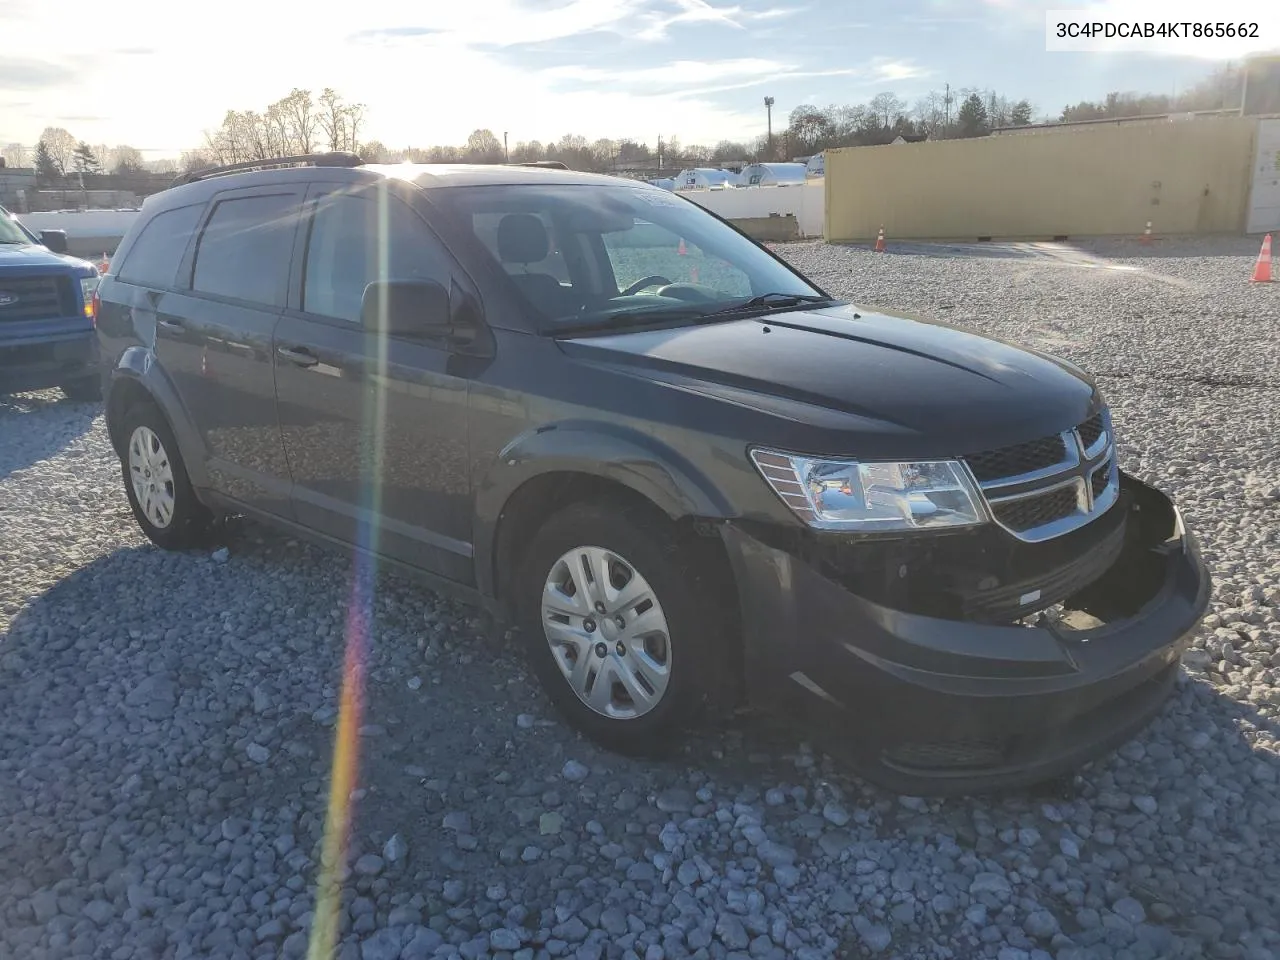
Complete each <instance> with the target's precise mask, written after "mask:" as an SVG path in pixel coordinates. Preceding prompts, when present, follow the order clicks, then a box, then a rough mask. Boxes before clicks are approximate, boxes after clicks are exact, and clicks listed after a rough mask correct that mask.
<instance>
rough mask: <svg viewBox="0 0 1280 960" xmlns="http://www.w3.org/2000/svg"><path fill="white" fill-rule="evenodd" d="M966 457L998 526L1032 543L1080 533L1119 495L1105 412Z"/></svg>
mask: <svg viewBox="0 0 1280 960" xmlns="http://www.w3.org/2000/svg"><path fill="white" fill-rule="evenodd" d="M964 459H965V462H966V463H967V464H968V466H969V470H970V472H972V474H973V476H974V479H975V480H977V481H978V486H979V488H980V489H981V490H982V495H983V497H984V498H985V499H986V501H987V505H988V507H990V509H991V515H992V516H993V517H994V518H995V521H996V523H998V524H1000V526H1002V527H1004V529H1005V530H1007V531H1009V533H1011V534H1013V535H1014V536H1015V537H1017V538H1018V539H1019V540H1026V541H1028V542H1032V543H1038V542H1040V541H1043V540H1050V539H1052V538H1054V537H1058V536H1061V535H1062V534H1064V533H1069V532H1071V531H1072V530H1076V529H1079V528H1080V527H1082V526H1084V525H1085V524H1086V523H1088V522H1089V521H1090V520H1092V519H1093V518H1094V517H1096V516H1098V515H1099V514H1101V513H1104V512H1105V511H1106V510H1107V509H1109V508H1110V507H1111V505H1112V504H1113V503H1115V501H1116V499H1117V498H1118V497H1119V493H1120V476H1119V472H1118V471H1117V469H1116V464H1115V445H1114V441H1113V437H1112V431H1111V415H1110V413H1109V412H1108V411H1106V410H1102V411H1100V412H1099V413H1096V414H1094V415H1093V416H1092V417H1090V418H1089V419H1088V420H1086V421H1084V422H1083V423H1081V424H1080V425H1079V426H1077V427H1076V428H1075V429H1072V430H1064V431H1063V432H1062V433H1059V434H1054V435H1052V436H1048V437H1041V438H1040V439H1038V440H1032V441H1029V442H1025V443H1019V444H1014V445H1013V446H1009V447H1003V448H1001V449H999V450H989V451H985V452H982V453H978V454H974V455H972V456H967V457H965V458H964Z"/></svg>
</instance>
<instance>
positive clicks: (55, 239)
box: [40, 230, 67, 253]
mask: <svg viewBox="0 0 1280 960" xmlns="http://www.w3.org/2000/svg"><path fill="white" fill-rule="evenodd" d="M40 242H41V243H43V244H44V245H45V246H46V247H48V248H49V250H50V251H51V252H52V253H66V252H67V231H65V230H41V231H40Z"/></svg>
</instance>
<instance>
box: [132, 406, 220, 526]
mask: <svg viewBox="0 0 1280 960" xmlns="http://www.w3.org/2000/svg"><path fill="white" fill-rule="evenodd" d="M121 433H122V435H123V436H124V439H125V448H124V452H123V454H122V455H121V457H120V471H121V476H122V478H123V480H124V489H125V494H126V495H127V496H128V498H129V506H130V507H131V508H132V509H133V516H134V519H135V520H137V521H138V526H139V527H141V528H142V532H143V533H145V534H146V535H147V538H148V539H149V540H151V542H152V543H154V544H155V545H156V546H158V547H162V548H164V549H165V550H185V549H188V548H190V547H196V546H202V545H203V544H204V543H206V542H207V539H208V534H209V529H210V527H211V525H212V521H213V515H212V514H211V513H210V512H209V510H208V508H207V507H205V505H204V504H202V503H201V502H200V501H199V500H198V499H197V498H196V494H195V491H194V490H193V489H192V488H191V481H190V479H189V478H188V477H187V469H186V467H185V466H184V465H183V462H182V455H181V454H180V453H179V452H178V441H177V440H176V438H175V437H174V435H173V431H172V430H171V429H170V427H169V422H168V421H167V420H166V419H165V418H164V415H163V414H162V413H161V412H160V410H159V409H158V408H157V407H156V406H155V404H153V403H149V402H143V403H136V404H134V405H133V406H131V407H130V408H129V409H128V410H127V411H125V415H124V417H123V418H122V420H121ZM148 453H149V455H148ZM148 471H150V472H148ZM135 477H136V479H137V484H135ZM148 493H150V494H151V496H150V497H146V499H143V500H140V499H139V497H140V496H144V497H145V495H146V494H148Z"/></svg>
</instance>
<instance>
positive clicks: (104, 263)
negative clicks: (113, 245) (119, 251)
mask: <svg viewBox="0 0 1280 960" xmlns="http://www.w3.org/2000/svg"><path fill="white" fill-rule="evenodd" d="M109 269H111V261H110V260H108V259H107V254H106V251H103V254H102V259H101V260H99V261H98V272H99V273H106V272H107V271H108V270H109Z"/></svg>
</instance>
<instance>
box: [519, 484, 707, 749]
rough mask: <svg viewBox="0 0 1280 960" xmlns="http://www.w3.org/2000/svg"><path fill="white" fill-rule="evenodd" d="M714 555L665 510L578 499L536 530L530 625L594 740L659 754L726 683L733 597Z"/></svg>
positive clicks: (523, 593)
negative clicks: (721, 676)
mask: <svg viewBox="0 0 1280 960" xmlns="http://www.w3.org/2000/svg"><path fill="white" fill-rule="evenodd" d="M712 563H714V557H713V556H711V552H710V551H709V550H707V549H705V545H703V544H699V543H697V542H696V540H695V538H691V537H683V536H681V535H680V533H679V531H678V530H677V528H676V527H675V526H674V525H673V524H671V523H670V521H668V520H667V519H666V518H665V517H662V516H660V515H657V514H656V513H651V512H650V511H649V510H646V509H644V508H639V507H633V506H630V505H622V504H617V503H611V502H607V501H605V502H598V503H581V504H574V505H572V506H569V507H567V508H565V509H564V510H562V511H560V512H559V513H557V514H555V515H554V516H553V517H552V518H551V519H550V520H548V521H547V522H546V524H544V525H543V527H542V528H541V529H540V530H539V531H538V533H537V534H536V535H535V536H534V539H533V542H532V543H531V544H530V545H529V548H528V550H527V551H526V553H525V559H524V563H523V566H522V570H521V572H520V575H519V578H518V589H519V591H520V607H521V623H522V627H523V629H522V634H523V636H524V640H525V642H526V644H527V646H528V653H529V656H530V658H531V661H532V664H533V667H534V670H535V672H536V673H537V675H538V678H539V680H540V681H541V683H542V686H543V689H544V690H546V692H547V695H548V696H549V697H550V698H551V700H552V701H553V702H554V703H555V704H556V706H557V707H558V708H559V710H560V711H561V712H562V713H563V714H564V715H565V716H566V717H567V718H568V719H569V720H570V721H571V722H572V723H573V724H574V725H575V726H576V727H577V728H578V729H580V730H581V731H582V732H583V733H585V734H586V735H587V736H589V737H591V738H592V739H593V740H595V741H597V742H598V743H600V744H602V745H603V746H605V747H608V748H609V749H612V750H617V751H619V752H623V753H630V754H642V755H653V754H658V753H662V752H665V751H666V750H667V749H669V748H670V747H671V746H673V745H674V743H675V742H676V741H675V738H674V737H673V736H672V734H673V733H676V732H677V731H678V729H679V728H680V727H681V726H682V725H683V724H685V723H686V722H687V721H688V720H689V719H690V718H691V716H692V715H693V714H694V713H695V712H696V711H697V709H698V707H699V706H701V704H702V703H703V702H704V700H705V699H706V697H707V696H708V694H709V693H710V692H711V691H713V690H715V689H716V684H715V680H716V678H717V676H718V670H719V669H720V668H721V665H722V663H723V658H722V657H721V656H720V654H721V652H722V649H723V646H722V645H723V643H724V631H723V625H724V623H725V622H726V618H725V616H724V610H723V606H722V605H723V603H724V602H725V597H724V595H723V592H722V591H720V590H719V589H718V584H719V583H720V579H719V578H718V577H717V576H715V571H714V570H713V569H711V568H710V565H711V564H712Z"/></svg>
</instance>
